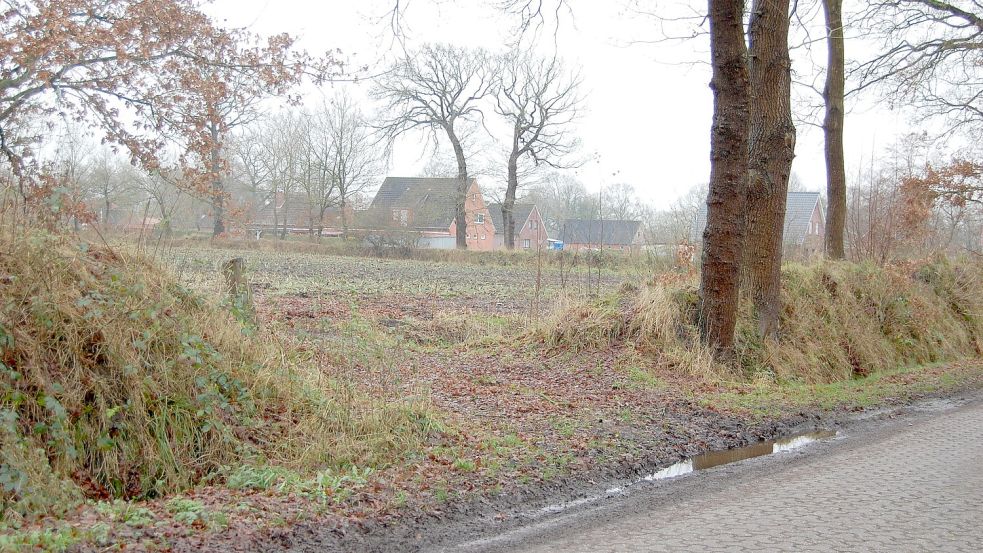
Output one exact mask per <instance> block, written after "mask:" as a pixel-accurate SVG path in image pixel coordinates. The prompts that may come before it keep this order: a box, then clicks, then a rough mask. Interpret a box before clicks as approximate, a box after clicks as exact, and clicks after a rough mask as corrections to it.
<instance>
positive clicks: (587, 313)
mask: <svg viewBox="0 0 983 553" xmlns="http://www.w3.org/2000/svg"><path fill="white" fill-rule="evenodd" d="M782 279H783V293H782V303H783V311H782V315H781V333H780V335H779V337H778V339H777V340H762V339H761V338H760V337H759V336H758V335H757V332H756V331H755V328H756V327H755V323H754V313H753V311H752V308H751V307H750V302H749V301H744V302H742V309H741V312H740V319H739V322H738V328H737V360H738V361H737V363H736V364H735V365H733V366H726V365H721V364H719V363H716V362H715V361H714V360H713V359H712V357H711V355H710V354H709V352H708V351H707V350H706V348H704V347H702V346H701V345H700V342H699V338H698V330H697V326H696V310H697V301H698V296H697V290H696V287H695V284H694V283H693V282H692V281H691V280H690V279H685V278H681V279H672V278H669V279H662V280H658V281H652V282H649V283H647V284H645V285H643V286H641V287H636V286H630V285H626V286H622V287H621V289H619V290H617V291H615V292H612V293H609V294H607V295H605V296H602V297H600V298H595V299H592V300H586V301H585V300H577V301H570V302H568V303H567V304H566V305H562V306H560V308H559V309H557V310H556V312H555V313H554V314H553V316H551V317H550V318H549V319H547V320H544V321H542V322H541V323H540V324H539V325H538V327H537V329H536V330H535V332H534V333H533V335H534V337H535V338H536V339H537V340H538V341H540V342H542V343H543V344H545V345H546V346H547V347H549V348H572V349H581V350H582V349H587V350H589V349H598V348H606V347H610V346H612V345H615V344H619V343H624V344H626V345H630V346H632V347H634V348H636V349H638V350H640V351H643V352H647V353H651V354H653V355H654V358H655V359H656V360H657V362H658V364H659V365H660V366H661V367H662V368H664V369H669V370H673V371H677V372H678V371H682V372H684V373H689V374H693V375H698V376H705V377H711V378H715V379H723V380H729V381H756V380H758V381H761V380H763V381H767V382H777V383H786V384H794V383H808V384H817V383H832V382H839V381H845V380H850V379H852V378H857V377H863V376H869V375H873V374H876V373H881V372H884V371H892V370H897V369H899V368H901V367H905V366H912V365H926V364H931V363H938V362H950V361H956V360H959V359H963V358H967V357H972V356H979V355H980V354H981V352H983V296H981V295H980V293H979V291H980V290H983V268H981V267H980V266H979V265H978V264H974V263H971V262H952V261H948V260H938V261H934V262H931V263H925V264H920V265H917V266H914V265H913V266H895V267H876V266H873V265H865V264H861V265H858V264H851V263H833V262H826V263H820V264H816V265H809V266H803V265H797V264H792V265H788V266H786V267H785V268H784V269H783V272H782Z"/></svg>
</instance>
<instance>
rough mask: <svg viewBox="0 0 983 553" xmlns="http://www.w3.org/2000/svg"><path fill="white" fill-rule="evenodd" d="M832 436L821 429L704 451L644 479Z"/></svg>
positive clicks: (660, 478)
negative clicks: (742, 445)
mask: <svg viewBox="0 0 983 553" xmlns="http://www.w3.org/2000/svg"><path fill="white" fill-rule="evenodd" d="M834 436H836V432H835V431H833V430H822V431H819V432H810V433H808V434H799V435H797V436H790V437H788V438H782V439H780V440H773V441H766V442H758V443H756V444H751V445H749V446H745V447H738V448H735V449H725V450H723V451H711V452H709V453H704V454H702V455H697V456H696V457H691V458H689V459H686V460H683V461H680V462H678V463H676V464H674V465H669V466H668V467H666V468H664V469H662V470H660V471H659V472H656V473H653V474H650V475H648V476H646V477H645V478H644V480H647V481H649V482H652V481H654V480H665V479H667V478H675V477H676V476H682V475H684V474H689V473H691V472H696V471H698V470H705V469H709V468H713V467H719V466H720V465H727V464H730V463H736V462H738V461H743V460H745V459H752V458H754V457H761V456H764V455H771V454H773V453H780V452H782V451H791V450H793V449H798V448H800V447H802V446H804V445H808V444H811V443H813V442H818V441H819V440H824V439H826V438H832V437H834Z"/></svg>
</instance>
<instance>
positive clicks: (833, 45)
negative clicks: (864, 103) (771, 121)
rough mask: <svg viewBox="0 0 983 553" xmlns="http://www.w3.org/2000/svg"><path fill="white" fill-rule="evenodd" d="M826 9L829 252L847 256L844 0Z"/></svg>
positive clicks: (829, 0)
mask: <svg viewBox="0 0 983 553" xmlns="http://www.w3.org/2000/svg"><path fill="white" fill-rule="evenodd" d="M823 8H824V10H825V12H826V33H827V38H826V45H827V51H828V53H829V61H828V63H827V65H826V87H825V88H824V89H823V100H824V101H825V103H826V117H825V119H824V121H823V133H824V134H825V138H826V199H827V202H828V203H829V205H828V206H827V208H826V255H827V256H828V257H830V258H832V259H843V258H844V257H846V251H845V248H844V230H845V227H846V165H845V164H844V161H843V96H844V86H845V83H844V81H845V77H844V71H845V69H844V63H845V61H844V59H845V58H844V56H845V54H844V40H843V0H823Z"/></svg>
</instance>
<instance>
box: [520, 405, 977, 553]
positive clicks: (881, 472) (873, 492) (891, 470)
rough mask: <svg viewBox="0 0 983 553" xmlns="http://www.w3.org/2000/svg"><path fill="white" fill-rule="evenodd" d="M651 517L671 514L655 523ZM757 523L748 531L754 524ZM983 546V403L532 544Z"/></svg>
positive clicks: (573, 548) (563, 547)
mask: <svg viewBox="0 0 983 553" xmlns="http://www.w3.org/2000/svg"><path fill="white" fill-rule="evenodd" d="M653 517H658V519H659V520H661V521H663V522H660V523H659V524H657V525H656V524H653V523H652V521H653ZM749 530H750V531H749ZM717 550H728V551H816V552H829V551H850V552H853V551H892V552H893V551H953V552H961V551H966V552H973V553H976V552H979V551H983V405H980V404H977V405H975V406H970V407H966V408H963V409H959V410H956V411H954V412H951V413H947V414H945V415H942V416H938V417H934V418H931V419H928V420H924V421H921V422H919V423H916V424H914V425H912V426H908V427H904V428H903V429H902V430H901V431H899V432H896V433H894V434H891V435H889V436H887V437H886V438H883V439H880V440H877V441H876V442H874V443H871V444H870V447H861V448H844V449H842V450H835V451H832V452H830V453H829V454H828V455H823V456H822V458H821V459H819V460H817V461H815V462H812V461H810V460H809V458H808V457H803V458H802V461H801V462H800V461H798V460H797V461H796V462H795V463H794V464H792V465H791V466H789V467H788V468H787V469H786V470H784V471H782V472H781V478H780V479H779V478H773V477H770V476H769V475H762V476H761V477H760V478H756V479H754V481H753V482H749V483H746V484H742V485H736V486H730V487H724V488H723V489H720V490H719V491H714V492H711V493H707V494H706V495H704V496H703V497H698V498H691V499H687V500H685V501H683V502H681V503H678V504H676V505H674V506H672V507H669V508H666V509H665V512H657V513H656V512H646V513H639V514H638V515H637V516H629V517H625V518H622V519H619V520H617V521H616V522H614V523H611V524H609V525H607V526H603V527H599V528H590V529H588V530H586V531H581V532H579V533H578V532H577V531H571V532H570V533H568V534H566V535H564V536H563V537H562V538H561V539H559V540H555V541H553V542H551V543H549V544H545V545H537V546H533V547H528V548H525V549H520V551H523V552H525V553H540V552H542V553H546V552H550V553H564V552H569V553H573V552H593V551H622V552H623V551H646V552H648V551H717Z"/></svg>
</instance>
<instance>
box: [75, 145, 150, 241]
mask: <svg viewBox="0 0 983 553" xmlns="http://www.w3.org/2000/svg"><path fill="white" fill-rule="evenodd" d="M137 173H138V170H137V169H136V168H135V167H133V166H130V165H124V164H123V163H122V160H121V159H120V158H119V157H118V156H117V155H115V154H113V152H112V151H110V150H107V149H104V150H102V151H101V152H99V153H98V155H96V156H95V157H94V159H93V160H92V172H91V173H90V174H89V176H88V181H89V184H88V186H87V188H88V196H89V197H90V198H91V199H92V201H93V203H95V204H96V205H98V206H99V211H100V217H99V219H100V221H101V223H102V225H103V226H109V225H112V224H113V216H112V214H113V207H114V206H115V207H116V208H117V209H120V208H124V207H125V208H129V207H131V205H130V204H132V203H133V202H134V201H135V198H134V197H133V192H134V190H133V185H132V181H134V180H136V179H137V178H139V176H138V175H137Z"/></svg>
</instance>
